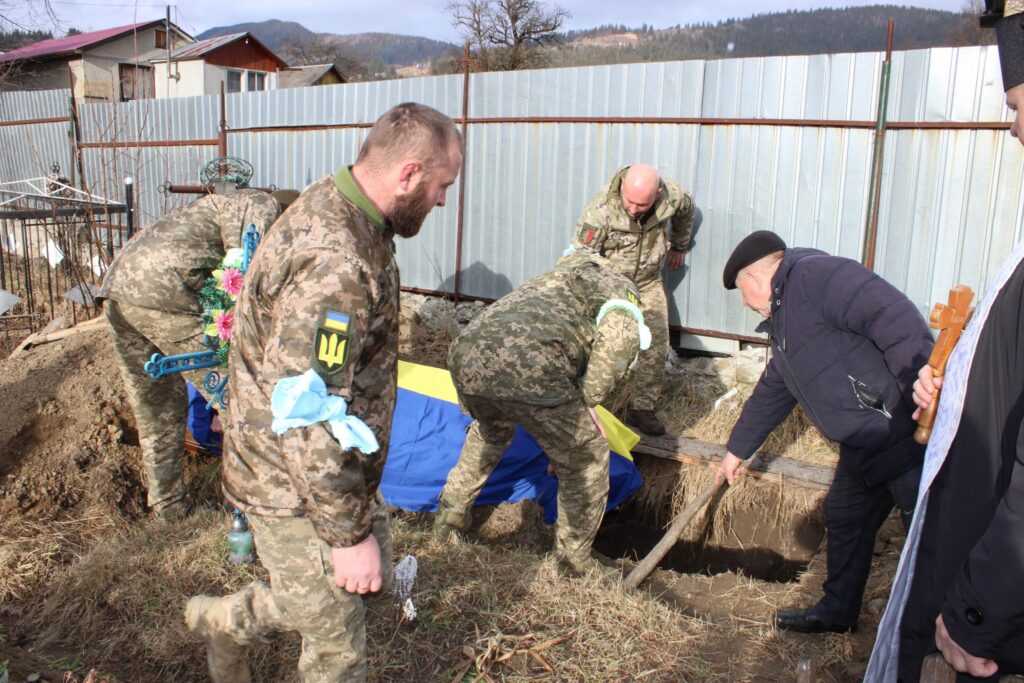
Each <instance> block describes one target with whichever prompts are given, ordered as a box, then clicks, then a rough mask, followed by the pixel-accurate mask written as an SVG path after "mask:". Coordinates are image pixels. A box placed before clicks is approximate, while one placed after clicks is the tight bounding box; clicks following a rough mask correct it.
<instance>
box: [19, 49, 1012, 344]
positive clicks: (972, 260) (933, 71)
mask: <svg viewBox="0 0 1024 683" xmlns="http://www.w3.org/2000/svg"><path fill="white" fill-rule="evenodd" d="M883 60H884V55H883V54H881V53H861V54H835V55H811V56H795V57H770V58H754V59H735V60H716V61H700V60H695V61H687V62H671V63H658V64H630V65H614V66H599V67H586V68H575V69H549V70H537V71H527V72H515V73H485V74H474V75H472V76H471V77H470V80H469V102H468V119H469V122H468V134H467V145H468V150H467V160H466V174H465V178H464V179H462V180H463V181H464V182H465V185H466V195H465V205H464V209H463V231H462V252H461V265H462V273H461V277H460V290H461V293H463V294H466V295H472V296H479V297H488V298H494V297H498V296H501V295H502V294H504V293H506V292H508V291H509V290H510V289H512V288H513V287H515V286H517V285H518V284H520V283H521V282H522V281H524V280H525V279H527V278H529V277H531V276H532V275H534V274H536V273H539V272H541V271H543V270H545V269H546V268H548V267H549V266H550V265H551V264H552V263H553V262H554V260H555V259H556V258H557V257H558V256H559V255H560V254H561V252H562V250H563V249H564V247H565V246H566V245H567V243H568V241H569V239H570V237H571V234H572V230H573V227H574V225H575V222H576V218H577V216H578V214H579V211H580V209H581V208H582V207H583V205H584V204H585V203H586V202H587V201H588V200H589V199H590V197H591V196H592V195H593V194H594V193H596V192H597V191H598V190H600V189H601V187H602V186H603V185H604V183H605V182H606V181H607V179H608V178H609V177H610V176H611V175H612V173H613V172H614V171H615V170H616V169H617V168H619V167H620V166H622V165H625V164H628V163H631V162H634V161H638V160H641V161H646V162H649V163H651V164H653V165H655V166H656V167H657V168H658V169H659V170H660V171H661V172H662V173H663V174H664V175H666V176H668V177H671V178H673V179H675V180H676V181H677V182H679V184H680V185H681V186H682V187H683V188H684V189H686V190H687V191H689V192H691V194H693V196H694V198H695V200H696V203H697V206H698V209H699V217H700V224H699V229H698V231H697V234H696V237H695V242H694V249H693V252H692V253H691V255H690V256H689V257H688V259H687V271H686V274H685V276H684V277H682V278H680V274H678V273H670V274H669V278H668V281H669V283H670V286H671V287H672V298H671V299H672V304H671V306H672V319H673V322H674V323H676V324H681V325H682V326H684V327H687V328H691V329H698V330H710V331H714V332H717V333H726V334H738V335H744V334H750V333H751V331H752V330H753V328H754V326H755V324H756V322H757V321H756V317H755V316H754V315H753V314H751V313H748V312H746V311H745V309H743V307H742V305H741V303H740V300H739V297H738V296H736V295H735V294H731V293H727V292H726V291H725V290H724V289H723V288H722V286H721V281H720V277H721V269H722V266H723V264H724V263H725V260H726V258H727V257H728V254H729V253H730V251H731V250H732V247H733V246H734V245H735V243H736V242H737V241H738V240H739V239H741V238H742V237H743V236H744V235H746V234H748V233H749V232H750V231H752V230H755V229H759V228H771V229H774V230H776V231H778V232H779V233H780V234H782V235H783V237H784V238H785V239H786V240H787V242H788V243H790V244H793V245H800V246H815V247H818V248H821V249H824V250H826V251H829V252H832V253H836V254H840V255H843V256H848V257H850V258H856V259H859V258H860V257H861V254H862V251H863V249H864V241H865V235H864V233H865V227H864V226H865V223H866V213H867V208H868V197H869V194H870V192H869V189H870V181H871V178H870V172H871V159H872V146H873V139H874V131H873V125H872V122H873V120H874V118H875V114H876V111H877V97H878V90H879V83H880V74H881V70H882V62H883ZM463 86H464V81H463V78H462V76H458V75H456V76H439V77H426V78H417V79H408V80H401V81H385V82H376V83H358V84H345V85H337V86H326V87H318V88H302V89H294V90H284V91H275V92H264V93H240V94H233V95H229V96H227V97H226V108H225V118H226V120H227V124H228V134H227V150H228V154H230V155H233V156H238V157H241V158H244V159H247V160H249V161H250V162H252V163H253V165H254V167H255V172H256V175H255V177H254V178H253V184H254V185H256V186H264V187H265V186H269V185H275V186H278V187H296V188H301V187H304V186H305V185H307V184H308V183H310V182H312V181H313V180H316V179H317V178H320V177H322V176H323V175H325V174H328V173H331V172H333V171H334V170H335V169H336V168H337V167H338V166H339V165H341V164H343V163H351V162H352V161H353V160H354V158H355V155H356V153H357V151H358V148H359V145H360V144H361V142H362V140H363V138H364V136H365V134H366V130H367V127H368V126H369V124H371V123H372V122H373V121H374V120H375V119H376V118H377V117H378V116H379V115H380V114H381V113H383V112H384V111H385V110H386V109H388V108H389V107H391V106H392V105H394V104H396V103H398V102H401V101H405V100H415V101H420V102H424V103H426V104H430V105H432V106H434V107H437V108H439V109H441V110H442V111H444V112H445V113H447V114H449V115H450V116H453V117H461V115H462V111H463V102H462V93H463ZM58 92H62V93H64V94H63V97H64V98H65V99H64V101H65V102H66V98H67V92H66V91H58ZM18 95H20V96H24V97H20V98H13V99H12V98H5V97H0V114H2V116H3V120H21V119H19V118H16V117H15V112H16V113H17V114H18V115H19V116H20V115H22V114H26V115H28V116H29V117H32V116H35V117H37V118H44V116H43V115H42V114H41V113H40V112H44V113H46V114H47V115H49V114H53V115H61V111H63V110H61V109H60V108H59V106H58V104H59V101H60V97H61V95H59V94H50V93H48V94H38V93H19V94H18ZM36 96H38V97H39V98H41V100H40V103H36V102H35V101H34V100H33V97H36ZM44 100H45V101H44ZM33 107H35V109H33ZM47 107H49V109H47ZM65 109H66V107H65ZM888 110H889V120H890V121H892V122H894V124H895V125H894V126H893V127H892V128H890V130H889V131H888V133H887V138H886V149H885V159H884V164H883V166H882V172H883V177H882V184H881V187H882V191H881V197H880V212H879V225H878V242H877V249H876V268H877V269H878V270H879V272H880V273H881V274H882V275H883V276H885V277H886V278H888V279H890V280H891V281H892V282H894V283H895V284H896V285H897V286H899V287H901V288H902V289H904V290H905V291H907V292H908V294H909V295H910V296H911V298H912V299H913V300H914V301H915V302H917V303H918V305H919V306H920V307H921V310H922V312H926V311H927V309H928V308H929V307H930V305H931V303H932V302H933V301H935V300H936V299H942V298H944V297H945V292H946V290H947V289H948V288H949V287H950V286H951V285H952V284H954V283H956V282H964V283H966V284H969V285H971V286H973V287H975V288H976V289H983V287H984V284H985V283H986V282H987V281H988V280H989V279H990V278H991V277H992V276H993V275H994V274H995V272H996V270H997V269H998V267H999V265H1000V262H1001V258H1002V255H1003V254H1005V253H1006V252H1007V251H1008V250H1009V247H1010V245H1012V244H1013V243H1014V242H1016V241H1018V240H1019V239H1021V236H1022V235H1021V233H1022V225H1021V222H1022V218H1021V216H1022V214H1024V151H1022V148H1021V146H1020V145H1019V144H1018V143H1017V142H1016V141H1014V140H1012V139H1011V138H1009V136H1008V135H1007V133H1006V132H1005V130H986V129H984V127H983V126H977V125H973V124H976V123H979V122H980V123H991V122H998V121H1007V120H1008V118H1007V113H1006V111H1005V106H1004V104H1003V97H1002V87H1001V80H1000V77H999V67H998V58H997V55H996V51H995V49H994V48H988V47H979V48H957V49H953V48H937V49H931V50H920V51H912V52H902V53H895V54H894V55H893V64H892V83H891V89H890V94H889V103H888ZM32 112H36V113H34V114H33V113H32ZM65 115H66V114H65ZM80 118H81V121H82V140H83V141H84V142H85V143H87V144H86V147H85V149H84V150H83V158H84V162H85V163H84V165H85V174H86V177H87V179H88V180H89V182H90V184H92V186H93V187H94V188H96V189H97V191H99V192H100V193H101V194H107V195H108V196H112V197H120V196H121V178H122V177H123V176H124V175H126V174H132V175H135V176H136V177H137V179H138V190H139V196H138V206H139V208H140V219H139V222H140V223H143V224H144V223H146V222H149V221H150V220H152V219H153V218H156V217H157V216H159V215H160V214H162V213H163V212H164V211H166V210H167V209H168V208H170V207H173V206H177V205H180V204H182V203H184V202H185V201H188V200H189V199H190V198H189V197H182V196H172V197H168V196H166V195H163V194H161V193H159V192H158V191H157V188H158V187H159V186H160V185H162V184H165V183H168V182H172V183H186V184H193V183H195V182H196V177H197V174H198V171H199V168H200V167H201V165H202V164H203V163H205V162H207V161H209V160H211V159H213V158H215V157H216V156H217V147H216V146H215V145H214V141H215V139H216V137H217V124H218V121H219V119H220V105H219V98H218V97H215V96H209V97H194V98H182V99H175V100H160V101H143V102H132V103H123V104H93V105H85V106H82V107H81V108H80ZM665 119H680V121H666V120H665ZM46 126H53V127H54V129H53V130H50V129H48V128H45V127H46ZM59 126H60V124H53V123H49V124H38V125H34V126H32V127H31V128H32V135H33V136H35V137H39V136H42V138H45V139H46V141H47V142H46V143H43V144H44V148H45V149H46V152H45V153H44V154H41V155H39V156H40V158H41V157H43V156H47V155H50V156H52V155H53V154H55V153H56V151H57V150H58V149H60V144H61V141H60V135H59V134H58V130H57V129H58V128H59ZM929 126H931V127H933V128H932V129H929V128H928V127H929ZM20 128H21V126H6V127H4V126H0V142H3V143H11V144H13V145H15V146H16V148H17V149H18V154H17V156H16V157H14V158H12V159H5V160H4V161H3V162H2V163H0V174H2V179H5V180H6V179H12V178H15V177H23V176H24V175H27V174H25V173H20V172H19V169H20V168H21V166H22V165H23V164H24V163H28V162H29V161H30V157H29V155H28V152H27V151H26V148H25V146H24V144H23V143H20V142H18V140H17V139H16V138H24V137H26V136H25V134H24V133H22V132H19V133H18V134H17V135H15V134H14V131H15V130H17V129H20ZM64 136H65V140H64V143H63V144H66V131H65V132H64ZM18 144H21V145H22V147H17V145H18ZM40 144H41V143H35V145H36V147H39V146H40ZM45 145H50V147H45ZM66 156H67V155H66V154H65V157H66ZM458 192H459V185H456V186H455V187H453V188H452V189H451V191H450V193H449V195H448V206H447V207H446V208H444V209H442V210H439V211H435V212H434V213H432V214H431V217H430V218H429V219H428V221H427V223H426V225H425V226H424V229H423V231H422V233H421V234H420V235H419V236H418V237H416V238H415V239H414V240H409V241H403V240H400V241H399V261H400V264H401V267H402V275H403V284H405V285H406V286H411V287H414V288H419V289H427V290H447V291H451V290H452V289H453V287H454V275H455V269H456V251H457V249H456V244H457V240H458V199H457V198H458Z"/></svg>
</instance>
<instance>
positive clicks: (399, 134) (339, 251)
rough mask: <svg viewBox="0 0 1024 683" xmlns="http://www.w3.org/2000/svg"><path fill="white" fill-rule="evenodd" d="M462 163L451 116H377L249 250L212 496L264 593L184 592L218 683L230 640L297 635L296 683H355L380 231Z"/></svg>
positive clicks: (375, 513)
mask: <svg viewBox="0 0 1024 683" xmlns="http://www.w3.org/2000/svg"><path fill="white" fill-rule="evenodd" d="M461 165H462V140H461V137H460V135H459V133H458V130H457V129H456V128H455V126H454V125H453V124H452V121H451V119H449V118H448V117H447V116H445V115H443V114H441V113H440V112H438V111H436V110H434V109H431V108H430V107H426V106H423V105H420V104H414V103H405V104H400V105H398V106H396V107H394V108H393V109H391V110H390V111H388V112H387V113H385V114H384V115H383V116H382V117H381V118H380V119H379V120H378V121H377V122H376V123H375V124H374V126H373V128H372V129H371V130H370V132H369V134H368V135H367V137H366V140H365V142H364V143H363V146H362V149H361V150H360V152H359V157H358V159H357V160H356V163H355V165H354V166H351V167H349V166H344V167H342V168H341V169H340V170H339V171H338V172H337V173H336V174H335V175H334V176H329V177H326V178H323V179H321V180H319V181H317V182H315V183H313V184H312V185H310V186H309V187H308V188H306V190H305V191H304V192H303V193H302V195H301V196H300V197H299V198H298V200H296V202H295V204H294V205H293V206H292V207H291V209H290V210H289V211H288V213H286V214H285V216H284V217H283V218H282V220H281V221H279V222H278V224H277V225H276V226H275V228H274V230H273V231H272V232H271V234H270V236H269V237H268V239H267V240H265V241H264V242H263V244H261V246H260V249H259V251H258V252H257V254H256V258H255V259H254V260H253V262H252V265H251V266H250V269H249V272H248V273H247V275H246V280H245V285H244V288H243V291H242V294H241V297H240V299H239V302H238V307H237V314H236V323H235V325H236V338H235V340H234V341H233V342H232V347H231V379H230V391H231V396H232V400H231V404H230V407H229V409H228V421H227V425H226V435H225V453H224V464H223V486H224V494H225V496H226V497H227V499H228V500H229V501H230V502H232V503H233V504H235V505H237V506H238V507H239V508H241V509H242V510H244V511H245V512H246V513H247V514H248V515H249V519H250V521H251V524H252V530H253V535H254V540H255V544H256V550H257V553H258V555H259V558H260V561H261V562H262V563H263V565H264V566H265V567H266V568H267V569H268V571H269V572H270V585H269V586H268V585H267V584H265V583H263V582H259V581H257V582H254V583H252V584H251V585H249V586H248V587H247V588H245V589H243V590H242V591H239V592H237V593H235V594H233V595H229V596H226V597H223V598H212V597H207V596H196V597H193V598H192V599H191V600H190V601H189V603H188V605H187V606H186V612H185V620H186V623H187V625H188V626H189V628H190V629H191V630H192V631H193V632H195V633H197V634H199V635H200V636H202V637H203V638H204V639H205V641H206V645H207V652H208V657H207V661H208V664H209V668H210V675H211V677H212V678H213V680H214V681H215V682H217V683H238V682H241V681H249V679H250V675H249V669H248V666H247V663H246V659H245V652H244V649H243V647H244V646H245V645H246V644H249V643H252V642H257V641H261V640H264V639H266V638H267V637H269V636H270V635H272V634H273V633H274V632H277V631H285V630H297V631H299V632H300V634H301V635H302V655H301V656H300V658H299V678H300V679H301V680H302V681H304V682H310V681H317V682H319V681H324V682H326V681H362V680H365V678H366V630H365V624H364V614H365V608H364V606H363V602H362V598H361V597H360V596H362V595H364V594H367V593H372V592H376V591H379V590H381V589H382V587H385V586H387V584H388V583H389V579H390V575H391V534H390V527H389V522H388V517H387V512H386V510H385V508H384V507H383V503H382V501H381V498H380V495H379V493H378V485H379V484H380V479H381V472H382V470H383V468H384V459H385V456H386V454H387V449H388V440H389V435H390V430H391V416H392V412H393V410H394V406H395V396H396V387H395V382H396V362H397V352H398V306H399V278H398V266H397V264H396V262H395V243H394V236H395V235H399V236H402V237H412V236H414V235H415V234H416V233H417V232H419V229H420V225H421V224H422V222H423V220H424V219H425V218H426V216H427V214H428V213H429V212H430V210H431V209H432V208H434V207H435V206H444V204H445V195H446V192H447V190H448V188H449V187H450V186H451V185H452V184H453V183H454V182H455V178H456V176H457V175H458V172H459V169H460V168H461Z"/></svg>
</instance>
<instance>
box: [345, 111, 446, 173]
mask: <svg viewBox="0 0 1024 683" xmlns="http://www.w3.org/2000/svg"><path fill="white" fill-rule="evenodd" d="M455 146H457V148H458V150H459V151H460V152H461V151H462V134H461V133H460V132H459V129H458V128H456V127H455V123H454V122H453V121H452V120H451V119H450V118H448V117H447V116H445V115H444V114H442V113H441V112H439V111H437V110H436V109H434V108H433V107H428V106H426V105H424V104H417V103H416V102H403V103H402V104H399V105H397V106H395V107H393V108H392V109H390V110H389V111H387V112H386V113H385V114H384V115H383V116H381V117H380V118H379V119H377V122H376V123H375V124H373V128H371V129H370V134H369V135H367V136H366V140H365V141H364V142H363V146H362V148H361V149H360V150H359V157H358V158H357V159H356V165H357V166H362V167H364V168H366V169H367V170H369V171H371V172H375V173H382V172H384V171H385V170H386V169H387V168H389V167H391V166H393V165H394V164H397V163H399V162H401V161H402V160H403V159H409V158H413V159H417V160H418V161H420V162H421V163H423V165H424V167H425V168H426V169H427V170H428V171H430V170H432V169H434V168H436V167H438V166H443V165H446V164H448V163H449V161H450V157H451V152H452V149H453V147H455Z"/></svg>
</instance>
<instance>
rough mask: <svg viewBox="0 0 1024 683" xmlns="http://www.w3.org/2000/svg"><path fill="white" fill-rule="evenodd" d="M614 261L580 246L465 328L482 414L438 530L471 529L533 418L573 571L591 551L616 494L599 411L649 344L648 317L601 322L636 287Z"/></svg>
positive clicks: (463, 364)
mask: <svg viewBox="0 0 1024 683" xmlns="http://www.w3.org/2000/svg"><path fill="white" fill-rule="evenodd" d="M607 266H608V263H607V261H606V260H604V259H599V258H596V257H594V256H592V255H588V254H576V255H573V256H570V257H568V258H566V259H563V260H562V261H560V262H559V264H558V266H556V268H555V269H554V270H553V271H551V272H549V273H546V274H544V275H540V276H538V277H535V278H533V279H532V280H530V281H529V282H527V283H526V284H524V285H523V286H522V287H520V288H519V289H517V290H516V291H514V292H512V293H511V294H509V295H508V296H506V297H504V298H502V299H501V300H500V301H498V302H496V303H494V304H492V305H491V306H489V307H488V308H487V309H486V310H485V311H484V312H483V313H482V314H480V316H478V317H477V318H476V319H475V320H473V322H471V323H470V324H469V326H468V327H467V328H466V329H465V331H463V332H462V334H461V335H459V337H458V339H456V340H455V342H454V344H453V345H452V348H451V351H450V353H449V356H448V366H449V368H450V369H451V372H452V379H453V381H454V383H455V387H456V389H457V390H458V394H459V402H460V404H461V405H462V407H463V409H464V410H465V411H466V412H467V413H469V414H470V415H471V416H472V417H473V418H474V420H475V421H474V422H473V424H472V425H470V428H469V431H468V432H467V435H466V443H465V446H464V447H463V449H462V454H461V455H460V457H459V462H458V464H457V465H456V466H455V468H454V469H452V471H451V473H450V474H449V475H448V481H447V483H446V484H445V487H444V491H443V492H442V494H441V499H440V504H439V508H438V516H437V518H436V520H435V525H436V526H435V528H436V529H438V531H439V532H440V533H444V531H445V529H446V528H454V529H462V530H465V529H467V528H469V524H470V521H471V513H470V508H471V507H472V505H473V502H474V501H475V500H476V497H477V495H478V494H479V493H480V489H481V488H483V485H484V483H485V482H486V481H487V478H488V477H489V476H490V474H491V472H492V471H493V470H494V468H495V467H496V466H497V464H498V461H499V460H500V459H501V456H502V454H503V453H504V452H505V449H506V448H507V447H508V445H509V443H510V442H511V441H512V436H513V433H514V431H515V425H516V424H517V423H518V424H521V425H522V426H523V428H524V429H526V431H527V432H529V433H530V434H531V435H532V436H533V437H534V438H535V439H536V440H537V442H538V443H539V444H540V445H541V447H542V448H544V451H545V453H546V454H547V456H548V459H549V460H550V461H551V462H552V463H553V464H554V466H555V468H556V471H557V474H558V478H559V487H558V510H559V519H558V526H557V529H556V534H555V554H556V555H557V556H558V558H559V560H560V561H562V562H564V563H566V564H568V565H569V566H570V567H572V568H578V567H584V566H586V565H587V561H588V558H589V557H590V547H591V545H592V544H593V541H594V536H595V534H596V533H597V528H598V526H600V524H601V519H602V517H603V516H604V507H605V502H606V500H607V497H608V444H607V442H606V441H605V439H604V437H602V436H601V433H600V432H599V431H598V429H597V427H596V426H595V424H594V421H593V419H592V418H591V416H590V414H589V412H588V411H587V407H588V406H590V407H593V406H595V405H597V404H598V403H600V402H601V401H603V400H604V399H605V398H606V397H607V396H608V395H609V394H610V393H611V392H612V390H613V389H614V388H615V385H616V382H618V381H619V380H620V379H622V377H624V376H625V374H626V372H627V370H628V369H629V366H630V364H631V363H632V362H633V361H634V360H635V359H636V357H637V353H638V352H639V348H640V346H639V334H638V324H637V320H636V319H635V318H634V317H633V316H632V315H631V314H630V313H628V312H626V311H623V310H612V311H611V312H609V313H607V314H606V315H605V317H604V318H603V319H602V321H601V324H600V326H598V325H597V324H596V318H597V315H598V312H599V311H600V309H601V306H602V305H603V304H604V303H605V302H607V301H609V300H611V299H621V300H626V301H630V302H631V303H633V304H634V305H636V304H637V303H638V302H637V295H636V288H635V287H634V286H633V285H632V284H631V283H630V282H629V281H628V280H627V279H626V278H624V277H622V276H621V275H618V274H617V273H615V272H614V271H613V270H611V268H609V267H607Z"/></svg>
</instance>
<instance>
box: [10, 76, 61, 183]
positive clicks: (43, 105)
mask: <svg viewBox="0 0 1024 683" xmlns="http://www.w3.org/2000/svg"><path fill="white" fill-rule="evenodd" d="M70 98H71V91H70V90H43V91H38V92H2V93H0V122H8V123H14V122H20V121H26V122H27V121H39V120H41V119H42V120H48V121H47V122H44V123H24V124H19V125H6V126H0V150H2V152H0V181H6V180H20V179H24V178H35V177H39V176H43V175H46V174H47V173H49V172H50V168H51V167H52V166H53V164H55V163H56V164H59V165H60V167H61V169H62V171H64V172H65V173H67V171H68V167H69V165H70V164H71V159H72V157H71V149H70V146H69V140H68V117H69V111H70Z"/></svg>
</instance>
